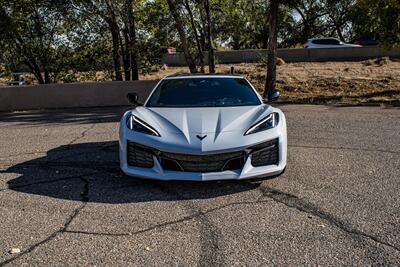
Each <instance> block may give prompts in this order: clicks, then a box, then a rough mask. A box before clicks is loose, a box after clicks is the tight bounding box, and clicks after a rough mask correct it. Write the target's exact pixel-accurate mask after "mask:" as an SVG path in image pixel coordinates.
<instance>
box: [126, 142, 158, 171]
mask: <svg viewBox="0 0 400 267" xmlns="http://www.w3.org/2000/svg"><path fill="white" fill-rule="evenodd" d="M127 150H128V155H127V156H128V158H127V159H128V165H129V166H132V167H141V168H152V167H153V166H154V160H153V153H152V151H151V149H149V148H147V147H145V146H142V145H139V144H136V143H133V142H129V141H128V145H127Z"/></svg>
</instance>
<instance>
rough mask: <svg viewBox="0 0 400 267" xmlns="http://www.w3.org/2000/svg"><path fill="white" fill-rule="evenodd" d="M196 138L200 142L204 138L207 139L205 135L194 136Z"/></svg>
mask: <svg viewBox="0 0 400 267" xmlns="http://www.w3.org/2000/svg"><path fill="white" fill-rule="evenodd" d="M196 137H197V138H199V139H200V141H203V139H204V138H206V137H207V135H203V136H200V135H196Z"/></svg>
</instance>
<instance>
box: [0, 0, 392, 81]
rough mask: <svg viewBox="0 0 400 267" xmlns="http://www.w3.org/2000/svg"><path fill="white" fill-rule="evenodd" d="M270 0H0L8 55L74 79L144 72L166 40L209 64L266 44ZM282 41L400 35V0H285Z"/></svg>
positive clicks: (44, 75) (388, 40)
mask: <svg viewBox="0 0 400 267" xmlns="http://www.w3.org/2000/svg"><path fill="white" fill-rule="evenodd" d="M269 2H270V1H266V0H252V1H249V0H53V1H51V0H0V52H1V54H0V60H1V61H2V63H3V65H5V66H6V67H7V68H8V69H9V70H11V71H15V70H17V69H20V68H21V64H23V65H24V66H25V67H26V68H27V69H28V70H29V71H30V72H32V73H33V74H34V75H35V77H36V79H37V80H38V82H40V83H49V82H57V81H73V79H71V78H68V77H67V78H65V75H66V73H70V72H77V71H84V70H105V71H106V72H107V73H112V76H113V79H116V80H130V79H137V78H138V73H139V72H148V71H151V70H152V69H154V66H156V65H157V64H159V63H160V58H161V48H165V47H175V48H176V49H177V50H178V51H186V52H185V54H186V57H187V59H188V62H189V64H188V65H189V66H190V68H191V70H192V71H193V72H194V71H201V72H203V71H204V65H205V60H204V59H206V58H208V59H209V60H208V61H210V59H213V56H211V57H207V55H209V54H210V53H211V54H212V53H213V51H214V48H215V49H217V50H218V49H219V50H221V49H254V48H255V49H261V48H264V49H266V48H267V46H268V40H269V35H270V34H269V31H268V29H269V22H268V14H269V11H270V4H269ZM278 2H279V9H278V16H277V18H278V21H277V25H278V27H277V46H278V47H298V46H300V45H301V44H302V43H304V42H305V41H306V40H307V39H308V38H312V37H316V36H333V37H337V38H340V39H341V40H342V41H345V42H354V41H355V40H357V39H360V38H370V39H375V40H377V41H379V42H380V43H381V44H383V45H388V46H395V45H399V44H400V17H399V16H400V2H399V1H398V0H281V1H278Z"/></svg>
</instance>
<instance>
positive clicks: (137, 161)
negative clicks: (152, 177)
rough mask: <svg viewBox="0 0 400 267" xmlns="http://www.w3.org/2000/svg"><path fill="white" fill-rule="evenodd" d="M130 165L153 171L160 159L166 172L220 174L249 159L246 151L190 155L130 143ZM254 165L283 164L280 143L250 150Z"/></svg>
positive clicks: (128, 158) (273, 141)
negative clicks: (156, 159) (155, 158)
mask: <svg viewBox="0 0 400 267" xmlns="http://www.w3.org/2000/svg"><path fill="white" fill-rule="evenodd" d="M127 150H128V155H127V160H128V165H129V166H133V167H142V168H152V167H153V166H154V160H153V157H154V156H156V157H157V158H158V160H159V162H160V164H161V167H162V168H163V169H164V170H171V171H181V172H219V171H226V170H237V169H242V168H243V165H244V163H245V160H246V158H247V154H246V153H245V151H244V150H243V151H238V152H230V153H220V154H211V155H186V154H179V153H169V152H162V151H159V150H157V149H153V148H150V147H147V146H143V145H140V144H137V143H134V142H130V141H128V145H127ZM247 150H250V154H251V164H252V165H253V166H254V167H259V166H267V165H276V164H278V162H279V140H278V139H274V140H271V141H268V142H265V143H262V144H259V145H256V146H253V147H250V148H249V149H247Z"/></svg>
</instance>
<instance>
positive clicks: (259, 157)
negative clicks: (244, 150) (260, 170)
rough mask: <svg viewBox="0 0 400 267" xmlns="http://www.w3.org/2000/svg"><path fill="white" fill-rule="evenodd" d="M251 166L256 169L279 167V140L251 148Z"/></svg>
mask: <svg viewBox="0 0 400 267" xmlns="http://www.w3.org/2000/svg"><path fill="white" fill-rule="evenodd" d="M251 149H252V152H251V165H253V166H254V167H260V166H267V165H277V164H278V162H279V140H278V139H274V140H271V141H268V142H265V143H262V144H259V145H257V146H254V147H252V148H251Z"/></svg>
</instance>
